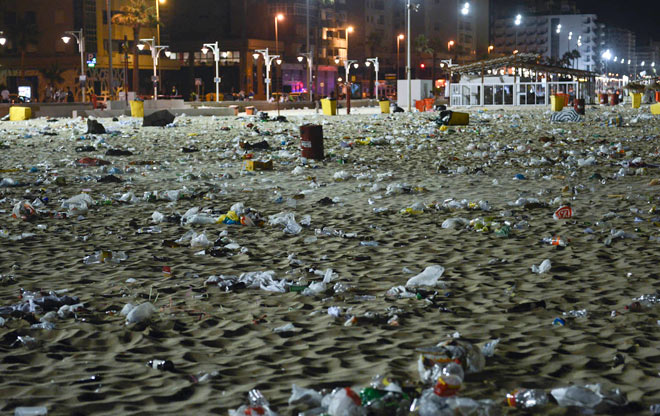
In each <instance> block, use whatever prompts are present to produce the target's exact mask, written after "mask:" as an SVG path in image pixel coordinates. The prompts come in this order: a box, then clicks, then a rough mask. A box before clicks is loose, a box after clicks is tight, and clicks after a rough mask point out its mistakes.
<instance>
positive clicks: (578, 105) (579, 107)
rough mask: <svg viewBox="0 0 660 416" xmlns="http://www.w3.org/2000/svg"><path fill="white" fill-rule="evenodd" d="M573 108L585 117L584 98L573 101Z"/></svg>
mask: <svg viewBox="0 0 660 416" xmlns="http://www.w3.org/2000/svg"><path fill="white" fill-rule="evenodd" d="M573 108H574V109H575V112H576V113H578V114H580V115H584V98H576V99H575V100H573Z"/></svg>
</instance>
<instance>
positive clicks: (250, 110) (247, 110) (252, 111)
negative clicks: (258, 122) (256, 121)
mask: <svg viewBox="0 0 660 416" xmlns="http://www.w3.org/2000/svg"><path fill="white" fill-rule="evenodd" d="M255 112H256V110H255V108H254V107H253V106H247V107H245V114H246V115H248V116H253V115H254V114H255Z"/></svg>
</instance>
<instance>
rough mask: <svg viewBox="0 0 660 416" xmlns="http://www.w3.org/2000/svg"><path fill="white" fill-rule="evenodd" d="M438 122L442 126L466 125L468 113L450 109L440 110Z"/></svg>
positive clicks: (468, 120) (468, 121) (468, 122)
mask: <svg viewBox="0 0 660 416" xmlns="http://www.w3.org/2000/svg"><path fill="white" fill-rule="evenodd" d="M440 123H441V124H443V125H444V126H467V125H468V124H470V114H468V113H459V112H457V111H451V110H445V111H441V112H440Z"/></svg>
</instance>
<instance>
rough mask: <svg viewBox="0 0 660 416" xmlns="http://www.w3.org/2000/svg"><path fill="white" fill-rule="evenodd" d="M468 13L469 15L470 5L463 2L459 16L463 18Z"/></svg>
mask: <svg viewBox="0 0 660 416" xmlns="http://www.w3.org/2000/svg"><path fill="white" fill-rule="evenodd" d="M469 13H470V3H469V2H465V4H463V8H462V9H461V14H463V16H466V15H468V14H469Z"/></svg>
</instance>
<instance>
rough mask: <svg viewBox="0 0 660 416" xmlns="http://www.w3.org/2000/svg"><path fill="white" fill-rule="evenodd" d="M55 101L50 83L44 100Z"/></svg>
mask: <svg viewBox="0 0 660 416" xmlns="http://www.w3.org/2000/svg"><path fill="white" fill-rule="evenodd" d="M51 101H53V87H51V86H50V85H49V86H47V87H46V96H45V97H44V102H47V103H49V102H51Z"/></svg>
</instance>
